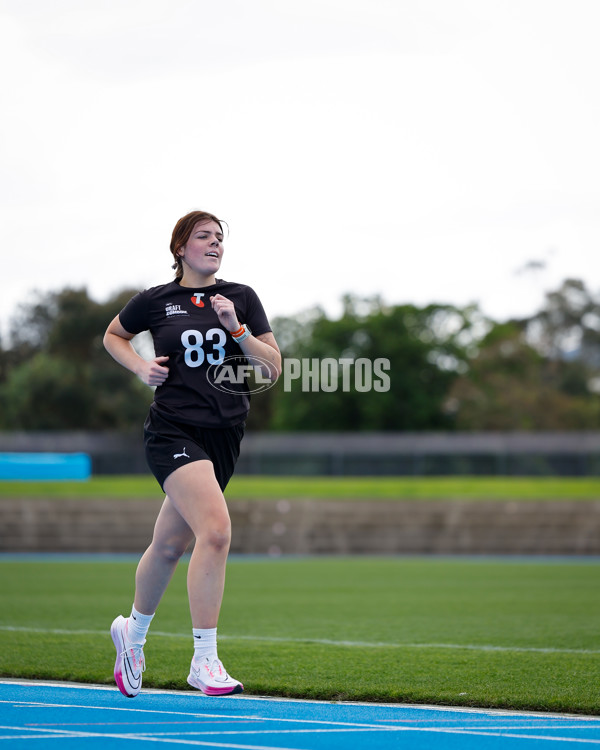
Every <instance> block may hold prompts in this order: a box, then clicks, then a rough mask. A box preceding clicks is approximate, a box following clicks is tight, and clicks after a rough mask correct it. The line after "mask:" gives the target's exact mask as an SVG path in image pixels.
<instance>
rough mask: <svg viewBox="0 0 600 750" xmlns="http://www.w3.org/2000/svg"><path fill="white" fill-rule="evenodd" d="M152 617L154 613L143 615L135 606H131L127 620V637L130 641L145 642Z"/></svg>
mask: <svg viewBox="0 0 600 750" xmlns="http://www.w3.org/2000/svg"><path fill="white" fill-rule="evenodd" d="M153 617H154V615H143V614H142V613H141V612H138V611H137V609H136V608H135V607H132V608H131V615H130V616H129V618H128V620H127V637H128V638H129V641H130V642H131V643H141V644H143V643H144V642H145V640H146V635H147V634H148V628H149V627H150V623H151V622H152V618H153Z"/></svg>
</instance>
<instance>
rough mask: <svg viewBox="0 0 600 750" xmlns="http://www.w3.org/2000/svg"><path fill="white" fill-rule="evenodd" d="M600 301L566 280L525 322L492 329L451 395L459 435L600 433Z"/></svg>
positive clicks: (450, 407) (449, 404)
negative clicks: (479, 432) (489, 432)
mask: <svg viewBox="0 0 600 750" xmlns="http://www.w3.org/2000/svg"><path fill="white" fill-rule="evenodd" d="M599 364H600V302H599V300H597V299H595V298H594V296H593V295H592V294H591V293H589V292H588V290H587V289H586V288H585V285H584V284H583V282H581V281H577V280H572V279H571V280H567V281H565V282H564V283H563V284H562V285H561V287H560V288H559V289H558V290H556V291H553V292H550V293H549V294H547V296H546V299H545V303H544V305H543V307H542V308H541V309H540V310H539V311H538V312H537V313H536V314H535V315H533V316H531V317H530V318H527V319H523V320H513V321H509V322H507V323H503V324H499V323H496V324H494V326H493V327H492V329H491V330H490V331H489V332H488V333H487V335H486V336H485V337H483V339H482V340H481V341H480V342H479V345H478V347H477V348H476V349H475V350H474V353H473V355H472V357H471V358H470V361H469V368H468V371H467V372H465V373H464V374H463V375H462V376H461V377H460V378H458V379H457V380H456V381H455V382H454V384H453V385H452V388H451V389H450V392H449V396H448V399H447V401H446V408H447V410H448V412H449V413H451V414H454V416H455V421H456V426H457V427H458V428H459V429H462V430H588V429H598V428H599V427H600V398H599V396H598V384H599Z"/></svg>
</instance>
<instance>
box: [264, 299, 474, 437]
mask: <svg viewBox="0 0 600 750" xmlns="http://www.w3.org/2000/svg"><path fill="white" fill-rule="evenodd" d="M480 320H481V316H480V315H479V313H478V311H477V309H476V308H468V309H465V310H460V309H458V308H455V307H452V306H449V305H429V306H427V307H425V308H418V307H415V306H413V305H400V306H388V305H385V304H384V303H383V302H382V301H381V299H380V298H378V297H375V298H372V299H362V298H358V297H354V296H346V297H344V299H343V312H342V315H341V317H340V318H339V319H337V320H332V319H330V318H328V317H327V315H326V314H325V313H324V312H323V311H322V310H320V309H318V308H317V309H313V310H311V311H308V312H307V313H304V315H303V319H302V320H301V321H298V320H294V319H278V320H276V321H274V328H275V333H276V336H277V338H278V341H279V342H280V345H281V348H282V353H283V355H284V368H285V373H284V374H285V377H284V378H283V379H281V380H283V382H279V383H278V384H277V386H276V387H275V388H274V389H272V396H271V398H272V415H273V416H272V421H271V426H272V427H273V428H274V429H278V430H424V429H450V428H452V426H453V417H452V415H450V414H448V413H447V412H444V410H443V404H444V401H445V397H446V394H447V392H448V389H449V387H450V385H451V383H452V382H453V380H454V379H455V378H456V377H457V374H458V372H459V371H460V370H461V368H462V367H464V366H465V362H466V357H467V355H466V351H467V349H468V346H469V345H470V342H471V340H472V337H473V335H474V331H475V328H476V324H477V323H478V322H479V321H480ZM288 359H290V360H299V361H303V360H304V361H303V362H302V365H303V367H302V371H303V375H304V377H300V378H297V379H291V378H290V377H289V376H290V373H291V372H292V370H291V368H290V367H289V365H290V362H287V360H288ZM378 359H385V360H388V361H389V369H388V370H387V375H388V376H389V389H388V390H377V389H376V388H371V389H369V390H363V389H362V387H359V386H364V381H363V382H361V383H359V382H358V380H359V378H357V366H356V363H357V362H359V361H360V360H364V361H367V362H369V363H372V362H374V361H375V360H378ZM323 360H335V361H336V362H338V363H339V362H340V360H346V361H351V362H353V363H354V367H353V366H346V371H345V375H346V379H347V381H348V382H349V388H348V389H345V388H344V367H343V366H342V365H340V366H339V367H338V371H337V387H336V388H335V389H330V390H327V389H326V388H323V383H322V382H320V381H319V375H318V374H316V373H317V371H318V370H319V364H320V363H322V362H323ZM310 368H313V372H314V373H315V376H314V377H312V378H311V377H306V376H305V373H306V372H307V371H308V370H310ZM292 374H293V373H292ZM374 381H375V378H373V382H374ZM379 382H381V381H379ZM286 384H287V386H288V387H289V390H287V391H286V390H285V386H286ZM325 385H327V382H326V383H325Z"/></svg>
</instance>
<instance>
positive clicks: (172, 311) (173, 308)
mask: <svg viewBox="0 0 600 750" xmlns="http://www.w3.org/2000/svg"><path fill="white" fill-rule="evenodd" d="M165 314H166V316H167V318H171V317H173V315H189V312H188V311H187V310H182V309H181V305H174V304H173V303H172V302H167V304H166V305H165Z"/></svg>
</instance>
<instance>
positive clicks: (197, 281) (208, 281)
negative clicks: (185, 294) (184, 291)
mask: <svg viewBox="0 0 600 750" xmlns="http://www.w3.org/2000/svg"><path fill="white" fill-rule="evenodd" d="M216 282H217V280H216V278H215V274H214V273H211V274H210V276H204V275H203V274H200V273H193V272H192V273H190V272H189V271H186V272H185V273H184V274H183V276H182V277H181V279H180V281H179V286H185V287H190V288H192V287H194V288H196V289H197V288H198V287H204V286H212V285H213V284H216Z"/></svg>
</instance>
